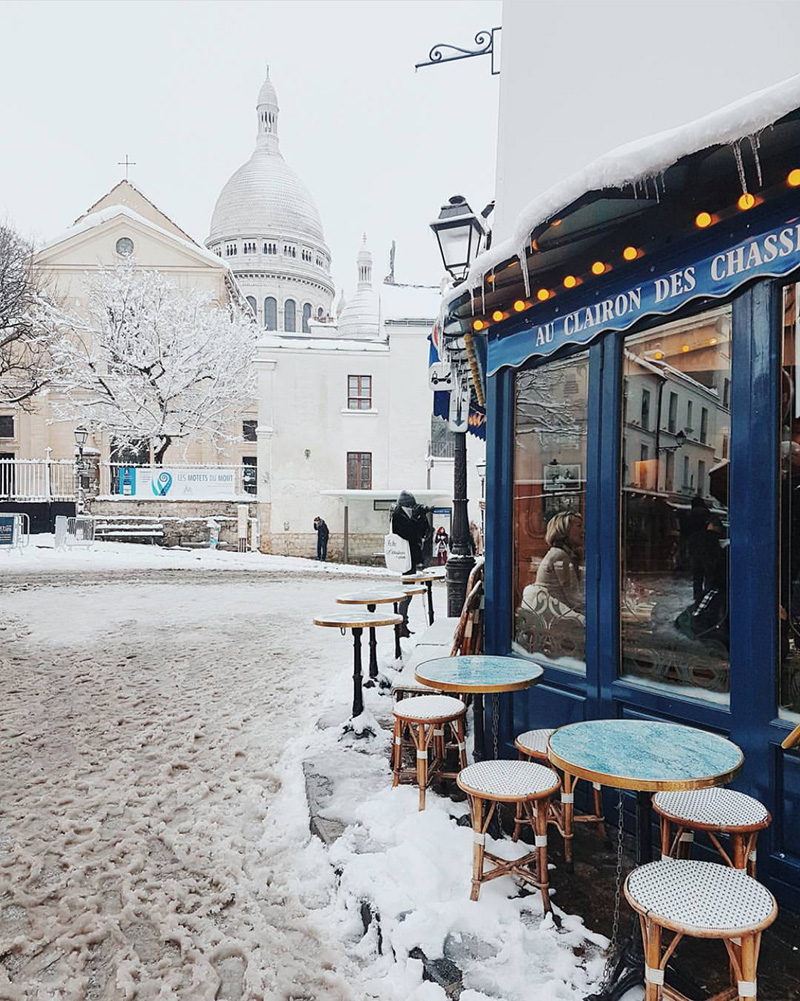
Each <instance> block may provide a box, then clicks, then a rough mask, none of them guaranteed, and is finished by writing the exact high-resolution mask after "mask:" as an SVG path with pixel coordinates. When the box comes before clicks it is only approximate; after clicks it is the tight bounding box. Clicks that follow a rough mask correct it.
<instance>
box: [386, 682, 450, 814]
mask: <svg viewBox="0 0 800 1001" xmlns="http://www.w3.org/2000/svg"><path fill="white" fill-rule="evenodd" d="M392 711H393V713H394V749H393V750H394V761H393V772H394V779H393V781H392V785H393V786H396V785H398V784H399V782H400V779H401V778H402V777H403V775H404V774H407V773H404V770H403V747H404V746H406V743H405V742H404V736H405V734H406V733H409V734H410V737H411V741H410V743H411V744H412V746H413V747H414V748H415V750H416V768H415V769H413V770H412V769H409V772H410V773H411V775H413V776H414V777H416V780H417V785H418V786H419V808H420V810H424V809H425V792H426V790H427V788H428V785H429V784H430V782H431V780H432V779H433V778H435V777H437V776H439V777H441V778H455V777H456V775H458V772H446V771H444V767H445V729H446V728H448V727H449V729H450V731H451V733H452V735H453V739H454V740H455V742H456V746H457V749H458V761H459V765H460V767H461V768H464V767H465V766H466V764H467V745H466V741H465V738H464V716H465V714H466V711H467V707H466V706H465V705H464V703H463V702H462V701H461V700H460V699H454V698H452V697H451V696H450V695H419V696H416V697H415V698H411V699H403V700H402V701H400V702H398V703H396V704H395V707H394V709H393V710H392ZM431 750H432V751H433V761H432V762H430V766H429V760H428V759H429V753H430V751H431Z"/></svg>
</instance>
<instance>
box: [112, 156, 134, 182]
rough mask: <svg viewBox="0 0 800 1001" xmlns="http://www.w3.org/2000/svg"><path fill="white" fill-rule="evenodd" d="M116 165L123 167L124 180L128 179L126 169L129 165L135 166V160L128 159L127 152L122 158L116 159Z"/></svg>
mask: <svg viewBox="0 0 800 1001" xmlns="http://www.w3.org/2000/svg"><path fill="white" fill-rule="evenodd" d="M117 166H118V167H124V168H125V180H126V181H127V180H128V169H129V168H130V167H135V166H136V161H135V160H129V159H128V154H127V153H126V154H125V159H124V160H118V161H117Z"/></svg>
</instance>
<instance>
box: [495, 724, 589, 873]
mask: <svg viewBox="0 0 800 1001" xmlns="http://www.w3.org/2000/svg"><path fill="white" fill-rule="evenodd" d="M551 733H555V730H554V729H542V730H528V731H527V732H526V733H521V734H520V735H519V736H518V737H517V739H516V740H515V741H514V746H515V747H516V749H517V750H518V751H519V756H520V759H521V760H525V758H526V757H527V758H533V759H534V761H541V762H542V764H544V765H547V766H548V768H552V767H553V766H552V764H550V759H549V758H548V756H547V741H548V739H549V737H550V734H551ZM559 774H560V775H561V797H560V800H556V799H552V800H550V802H549V804H548V807H547V822H548V823H549V824H552V826H553V827H555V829H556V830H557V831H558V833H559V834H560V835H561V837H562V838H563V839H564V861H565V862H566V864H567V870H568V871H572V840H573V838H574V837H575V835H574V832H573V825H574V824H579V823H580V824H597V829H598V830H599V831H600V833H601V834H605V817H604V816H603V797H602V795H601V789H602V788H603V787H602V786H601V785H600V783H599V782H592V792H593V796H594V813H580V814H577V815H576V814H575V805H574V804H575V786H576V785H577V784H578V781H579V780H578V778H577V777H576V776H575V775H570V774H569V772H564V773H561V772H559ZM526 822H527V821H526V819H525V817H524V816H523V813H522V807H521V804H517V813H516V816H515V817H514V841H516V840H517V839H518V838H519V832H520V828H521V827H522V825H523V824H524V823H526Z"/></svg>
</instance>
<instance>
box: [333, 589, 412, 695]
mask: <svg viewBox="0 0 800 1001" xmlns="http://www.w3.org/2000/svg"><path fill="white" fill-rule="evenodd" d="M407 597H408V595H407V594H406V593H405V591H404V590H403V589H402V588H401V587H398V588H395V589H394V590H392V591H388V590H387V591H378V590H375V591H351V592H350V593H349V594H340V595H339V597H338V598H337V599H336V601H337V603H338V604H340V605H366V606H367V611H368V612H374V611H375V609H376V608H377V606H378V605H394V614H395V615H398V614H399V612H398V605H399V603H400V602H401V601H405V600H406V598H407ZM402 626H403V623H402V621H401V622H400V623H398V625H396V626H395V627H394V656H395V659H396V660H400V659H401V658H402V656H403V651H402V650H401V649H400V630H401V628H402ZM377 677H378V640H377V638H376V636H375V628H374V627H370V630H369V678H370V680H369V681H368V682H367V688H372V687H373V686H374V685H375V682H376V679H377Z"/></svg>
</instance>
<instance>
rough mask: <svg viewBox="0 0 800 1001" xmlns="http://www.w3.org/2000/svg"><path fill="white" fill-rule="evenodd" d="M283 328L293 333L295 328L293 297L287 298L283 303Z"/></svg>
mask: <svg viewBox="0 0 800 1001" xmlns="http://www.w3.org/2000/svg"><path fill="white" fill-rule="evenodd" d="M283 329H284V330H287V331H289V333H294V332H295V330H296V329H297V306H296V304H295V301H294V299H287V300H286V302H285V303H284V304H283Z"/></svg>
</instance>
